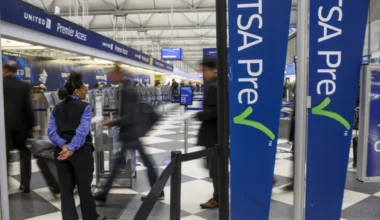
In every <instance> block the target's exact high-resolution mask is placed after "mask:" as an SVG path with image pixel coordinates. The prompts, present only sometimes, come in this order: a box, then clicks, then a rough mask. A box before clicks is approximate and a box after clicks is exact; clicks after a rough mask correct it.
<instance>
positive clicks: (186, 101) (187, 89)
mask: <svg viewBox="0 0 380 220" xmlns="http://www.w3.org/2000/svg"><path fill="white" fill-rule="evenodd" d="M180 94H181V95H180V96H181V99H180V104H181V105H185V106H188V105H192V104H193V88H192V87H191V86H181V88H180Z"/></svg>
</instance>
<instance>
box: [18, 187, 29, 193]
mask: <svg viewBox="0 0 380 220" xmlns="http://www.w3.org/2000/svg"><path fill="white" fill-rule="evenodd" d="M19 190H21V191H24V193H30V188H29V187H27V188H25V187H24V186H20V188H19Z"/></svg>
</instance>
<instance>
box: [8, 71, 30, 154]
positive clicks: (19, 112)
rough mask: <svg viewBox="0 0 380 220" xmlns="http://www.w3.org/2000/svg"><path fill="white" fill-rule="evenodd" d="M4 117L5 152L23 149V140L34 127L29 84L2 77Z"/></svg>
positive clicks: (9, 77) (13, 78) (10, 77)
mask: <svg viewBox="0 0 380 220" xmlns="http://www.w3.org/2000/svg"><path fill="white" fill-rule="evenodd" d="M3 89H4V90H3V91H4V116H5V133H6V142H7V150H8V151H9V150H13V149H25V148H26V146H25V140H26V139H27V137H28V136H29V132H30V130H31V129H32V128H33V127H34V126H36V125H37V124H36V121H35V118H34V113H33V109H32V102H31V90H30V89H31V88H30V86H29V84H27V83H24V82H21V81H19V80H18V79H17V78H16V77H14V76H7V77H4V87H3Z"/></svg>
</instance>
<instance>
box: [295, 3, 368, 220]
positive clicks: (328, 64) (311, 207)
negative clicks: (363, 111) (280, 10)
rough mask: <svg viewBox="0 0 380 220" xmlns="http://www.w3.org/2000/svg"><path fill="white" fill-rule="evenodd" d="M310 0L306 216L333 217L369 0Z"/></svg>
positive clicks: (336, 212)
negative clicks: (309, 105)
mask: <svg viewBox="0 0 380 220" xmlns="http://www.w3.org/2000/svg"><path fill="white" fill-rule="evenodd" d="M310 4H311V5H310V35H309V36H310V56H309V60H310V64H309V96H310V99H311V108H310V110H309V114H308V150H307V153H308V157H307V176H306V179H307V187H306V219H308V220H320V219H323V220H329V219H331V220H335V219H340V215H341V207H342V201H343V194H344V188H345V180H346V172H347V164H348V156H349V149H350V144H351V134H352V124H353V119H354V113H355V106H356V105H355V104H356V99H357V95H358V94H357V91H358V89H357V88H358V84H359V75H360V68H361V62H362V53H363V43H364V35H365V28H366V23H367V12H368V4H369V0H361V1H357V0H311V1H310ZM296 147H297V146H296Z"/></svg>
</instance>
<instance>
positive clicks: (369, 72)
mask: <svg viewBox="0 0 380 220" xmlns="http://www.w3.org/2000/svg"><path fill="white" fill-rule="evenodd" d="M361 82H362V83H361V92H360V116H359V118H360V127H359V130H360V133H359V145H358V148H359V149H358V163H357V164H358V166H357V169H358V170H357V171H358V172H357V178H358V179H359V180H360V181H363V182H380V111H379V110H380V65H374V64H370V65H368V66H367V68H366V69H365V71H363V73H362V78H361Z"/></svg>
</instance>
